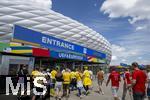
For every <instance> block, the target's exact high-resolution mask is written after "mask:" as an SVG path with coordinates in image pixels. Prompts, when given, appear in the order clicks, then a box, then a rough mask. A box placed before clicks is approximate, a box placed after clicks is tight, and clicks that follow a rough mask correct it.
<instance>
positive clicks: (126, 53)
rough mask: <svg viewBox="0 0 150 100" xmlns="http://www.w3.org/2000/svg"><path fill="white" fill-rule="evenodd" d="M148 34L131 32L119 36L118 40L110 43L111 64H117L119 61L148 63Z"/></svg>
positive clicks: (149, 56)
mask: <svg viewBox="0 0 150 100" xmlns="http://www.w3.org/2000/svg"><path fill="white" fill-rule="evenodd" d="M149 37H150V34H149V33H142V34H141V33H132V34H130V35H126V36H122V37H120V38H119V40H120V42H119V43H117V44H118V45H116V44H113V45H112V56H114V57H116V58H117V59H115V60H114V59H113V60H112V62H111V64H113V65H114V64H116V65H118V64H119V63H121V62H124V63H127V64H131V63H132V62H134V61H137V62H139V63H142V64H148V63H150V55H149V54H150V46H149V44H150V39H149Z"/></svg>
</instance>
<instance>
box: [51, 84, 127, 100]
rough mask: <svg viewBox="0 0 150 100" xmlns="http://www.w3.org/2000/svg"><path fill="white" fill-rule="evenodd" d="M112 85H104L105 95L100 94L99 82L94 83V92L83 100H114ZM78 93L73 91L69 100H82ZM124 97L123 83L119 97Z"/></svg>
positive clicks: (52, 99)
mask: <svg viewBox="0 0 150 100" xmlns="http://www.w3.org/2000/svg"><path fill="white" fill-rule="evenodd" d="M110 85H111V84H109V86H108V87H106V82H105V83H103V87H102V88H103V90H104V93H105V94H104V95H102V94H99V93H98V92H97V91H98V86H97V82H96V81H94V84H93V87H94V88H93V90H92V91H91V94H89V95H88V96H84V97H83V98H82V99H81V100H113V98H112V94H111V87H110ZM76 94H77V91H73V92H71V94H70V97H69V100H80V98H79V97H77V96H76ZM121 96H122V83H121V87H120V89H119V97H121ZM51 100H55V99H54V98H51ZM62 100H65V98H63V99H62ZM126 100H130V97H129V94H127V98H126Z"/></svg>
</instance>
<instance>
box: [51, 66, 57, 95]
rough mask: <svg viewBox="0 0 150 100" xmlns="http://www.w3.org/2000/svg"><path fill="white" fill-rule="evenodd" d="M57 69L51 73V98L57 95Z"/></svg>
mask: <svg viewBox="0 0 150 100" xmlns="http://www.w3.org/2000/svg"><path fill="white" fill-rule="evenodd" d="M56 70H57V68H56V69H55V68H53V69H52V71H51V80H52V82H51V83H52V84H51V88H50V95H51V96H54V95H55V91H54V88H55V83H56V78H55V77H56V74H57V71H56Z"/></svg>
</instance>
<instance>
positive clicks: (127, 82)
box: [122, 68, 132, 100]
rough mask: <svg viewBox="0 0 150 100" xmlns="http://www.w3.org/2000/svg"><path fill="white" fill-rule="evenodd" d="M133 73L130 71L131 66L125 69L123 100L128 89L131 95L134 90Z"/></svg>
mask: <svg viewBox="0 0 150 100" xmlns="http://www.w3.org/2000/svg"><path fill="white" fill-rule="evenodd" d="M131 86H132V85H131V74H130V71H129V68H126V69H125V73H124V84H123V94H122V100H125V97H126V94H127V91H129V95H130V97H131V92H132V88H131Z"/></svg>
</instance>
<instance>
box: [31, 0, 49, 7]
mask: <svg viewBox="0 0 150 100" xmlns="http://www.w3.org/2000/svg"><path fill="white" fill-rule="evenodd" d="M30 1H31V2H33V4H34V5H36V6H39V7H42V8H46V9H50V8H52V1H51V0H30Z"/></svg>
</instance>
